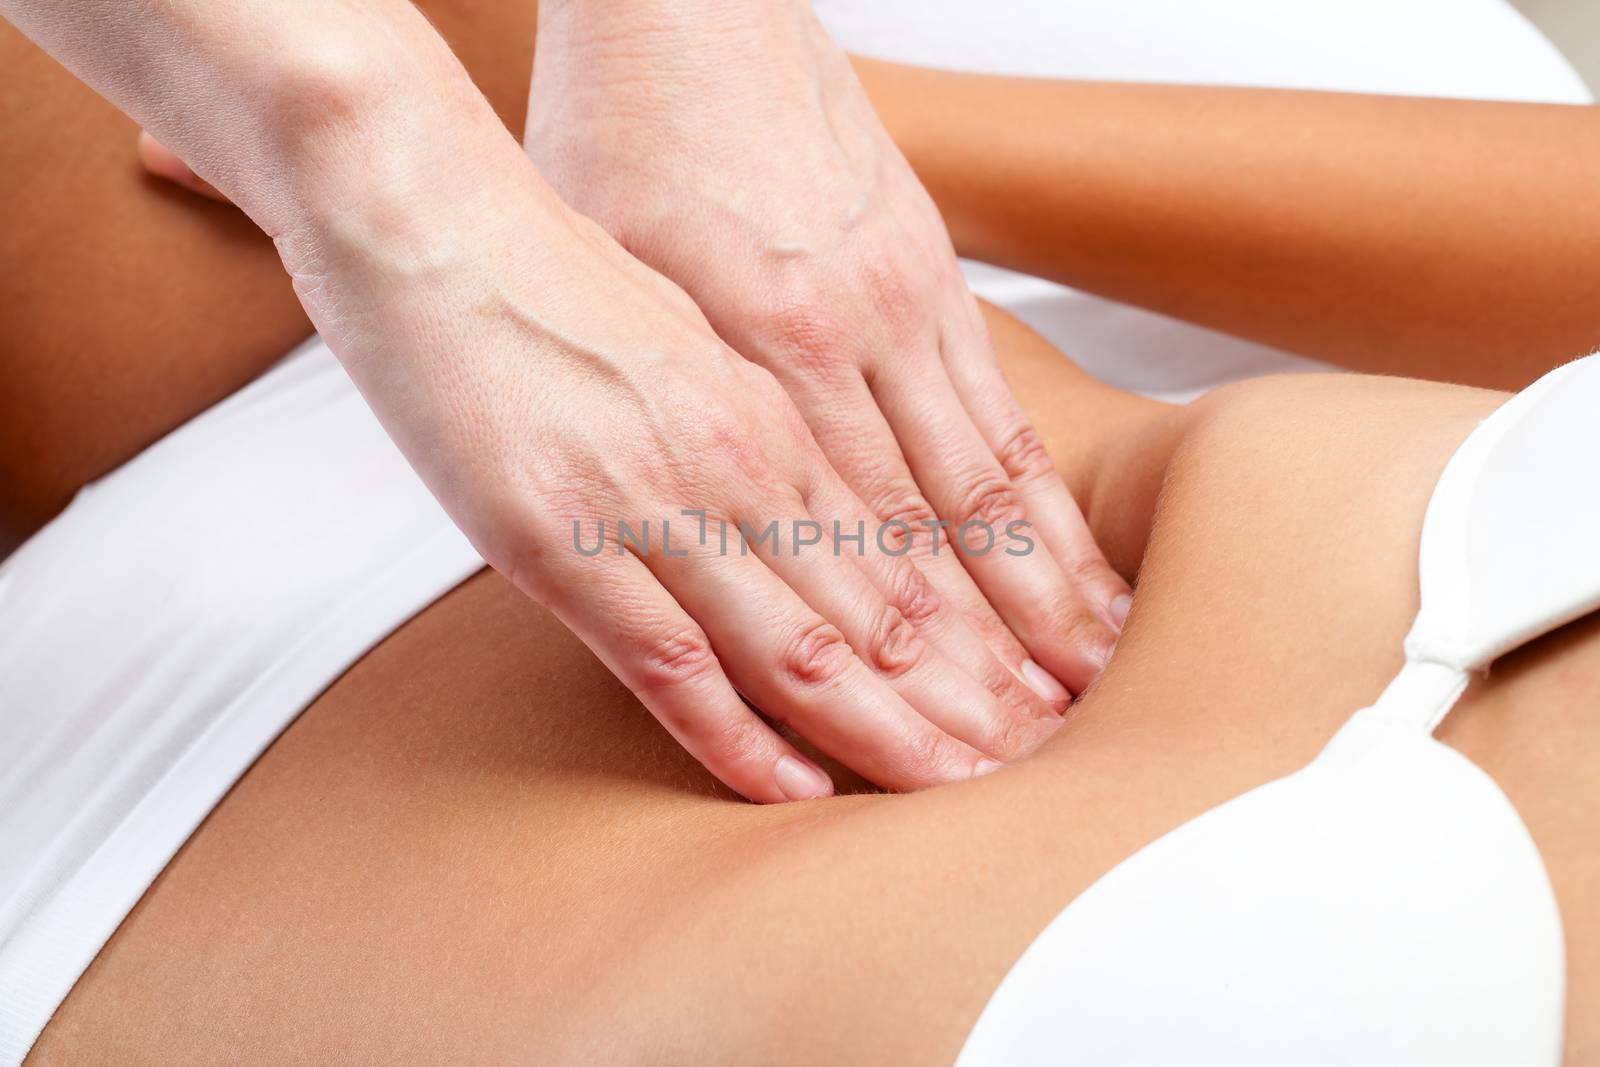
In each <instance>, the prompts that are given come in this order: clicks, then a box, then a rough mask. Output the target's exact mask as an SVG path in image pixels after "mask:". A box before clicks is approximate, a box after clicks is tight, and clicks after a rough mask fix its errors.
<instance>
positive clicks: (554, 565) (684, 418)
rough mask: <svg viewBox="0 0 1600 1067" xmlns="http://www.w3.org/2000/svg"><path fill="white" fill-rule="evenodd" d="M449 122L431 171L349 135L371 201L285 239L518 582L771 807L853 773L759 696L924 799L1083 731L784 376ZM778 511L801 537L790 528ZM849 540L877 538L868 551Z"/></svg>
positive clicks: (355, 364)
mask: <svg viewBox="0 0 1600 1067" xmlns="http://www.w3.org/2000/svg"><path fill="white" fill-rule="evenodd" d="M425 110H426V109H424V108H407V109H404V110H403V111H402V112H401V113H400V115H399V116H398V121H399V122H400V123H401V127H402V131H403V130H405V129H407V128H411V127H415V126H418V125H421V126H424V127H429V128H432V129H434V130H435V131H442V130H443V129H444V128H445V127H455V128H456V131H457V132H450V133H444V132H438V133H437V140H435V141H433V142H432V143H431V144H430V145H429V146H428V148H427V149H426V151H423V152H422V153H421V154H420V155H418V154H416V152H417V150H416V149H415V147H414V145H413V142H411V140H410V138H409V137H405V136H396V135H391V136H390V137H388V138H386V140H387V141H388V142H389V143H388V144H386V145H385V147H384V149H383V151H382V153H381V155H379V156H377V157H373V158H371V159H368V157H367V154H366V152H365V151H364V150H363V149H362V148H360V147H359V146H360V145H361V143H362V140H361V138H360V137H354V136H352V135H350V134H341V135H340V136H339V137H338V139H337V146H338V153H336V157H337V160H338V161H337V162H336V163H335V165H334V169H335V170H337V171H340V172H347V171H350V170H354V171H355V172H356V173H357V179H356V184H357V185H359V186H360V187H361V188H362V189H363V190H364V192H363V193H362V195H360V196H356V197H350V196H334V197H329V196H325V195H308V196H306V197H305V198H304V199H307V200H311V201H315V202H317V203H326V204H331V205H332V207H331V208H329V209H327V210H320V209H319V210H317V211H313V212H310V213H309V215H310V216H311V221H310V222H297V223H295V224H293V225H289V226H286V227H283V228H281V229H280V230H279V232H278V233H277V240H278V247H279V249H280V252H281V253H282V254H283V256H284V261H285V264H286V265H287V266H288V267H289V268H290V272H291V274H293V275H294V277H295V282H296V287H297V289H298V290H299V292H300V294H301V298H302V300H303V302H304V303H305V305H306V308H307V310H308V311H309V312H310V313H311V315H312V318H313V320H314V321H315V322H316V324H317V325H318V327H319V328H320V329H321V330H322V332H323V336H324V338H325V339H326V340H327V341H328V343H329V345H330V346H331V347H332V348H333V349H334V351H335V352H336V353H337V354H338V355H339V358H340V360H341V361H342V362H343V363H344V365H345V366H346V368H347V369H348V370H349V372H350V374H351V376H352V377H353V378H354V379H355V381H356V383H357V385H358V386H359V387H360V388H361V390H362V393H363V395H364V396H365V397H366V399H367V401H368V403H369V404H370V405H371V406H372V408H373V410H374V411H375V412H376V413H377V414H378V416H379V418H380V419H381V420H382V422H383V424H384V426H385V428H386V429H387V430H388V431H389V433H390V435H391V436H392V437H393V438H394V439H395V441H396V443H397V444H399V446H400V447H401V449H402V451H403V452H404V453H405V454H406V456H407V458H408V459H409V460H410V461H411V463H412V465H413V466H414V467H415V468H416V469H417V471H418V473H419V474H420V475H421V476H422V478H423V480H424V481H425V482H426V483H427V484H428V486H429V488H430V489H432V491H433V492H434V494H435V495H436V496H437V497H438V498H439V500H440V501H441V502H442V503H443V504H444V506H445V508H446V509H447V510H448V511H449V513H450V515H451V517H452V518H453V519H454V520H455V521H456V523H457V525H459V526H460V527H461V529H462V530H463V531H465V532H466V534H467V535H468V537H469V538H470V539H471V540H472V542H473V544H474V545H475V547H477V549H478V550H479V551H480V552H481V553H482V554H483V556H484V558H485V559H486V560H487V561H488V562H489V563H490V564H491V565H492V566H494V567H495V568H496V569H497V570H499V571H500V572H501V573H502V574H504V575H506V576H507V577H508V578H510V579H511V581H512V582H513V583H515V584H516V585H517V586H518V588H520V589H521V590H523V591H524V592H526V593H527V594H528V595H530V596H531V597H533V598H534V599H536V600H538V601H540V602H541V603H543V604H545V605H547V606H548V607H549V608H550V609H551V610H552V611H553V612H554V613H555V614H556V615H557V616H559V617H560V618H561V620H562V621H563V622H564V623H565V624H566V625H567V626H568V627H569V628H570V629H572V630H573V631H574V632H575V633H576V634H577V635H578V636H579V637H580V638H581V639H582V640H583V641H584V642H585V643H586V644H587V645H588V646H589V647H590V648H591V649H592V650H593V651H594V652H595V653H596V654H597V655H598V656H599V657H600V659H601V660H602V661H603V662H605V664H606V665H607V666H608V667H609V668H610V669H611V670H612V671H613V672H614V673H616V674H617V676H618V677H619V678H620V679H621V680H622V681H623V682H624V683H625V684H626V685H627V686H628V687H629V688H630V689H631V690H632V691H633V692H634V693H635V694H637V695H638V697H639V698H640V700H641V701H642V702H643V703H644V704H645V705H646V706H647V707H648V708H649V709H650V710H651V711H652V712H653V713H654V714H655V715H656V716H657V718H659V719H660V720H661V722H662V723H663V724H664V725H665V726H666V727H667V729H668V730H669V731H670V732H671V733H672V734H673V736H674V737H676V738H677V739H678V740H679V741H680V742H681V743H682V744H683V745H684V746H685V748H687V749H688V750H689V752H691V753H692V754H693V755H694V756H695V757H696V758H698V759H699V760H700V761H701V762H702V763H704V764H705V766H706V767H707V768H708V769H710V770H711V771H712V772H713V773H714V774H716V775H717V776H718V777H719V778H721V779H722V781H724V782H725V783H727V784H728V785H729V786H730V787H732V788H733V789H735V790H737V791H739V792H740V793H743V794H744V795H746V796H748V797H750V798H752V799H755V800H759V801H781V800H795V799H804V798H807V797H813V796H821V795H826V794H827V793H828V792H829V791H830V790H831V784H830V782H829V779H828V778H827V776H826V775H825V774H824V773H823V772H822V771H821V770H820V769H818V768H817V767H816V766H815V765H814V764H812V763H810V761H808V760H807V759H805V758H804V757H803V756H802V755H801V754H800V753H799V752H798V751H797V750H796V749H795V748H794V747H793V746H791V745H790V744H789V743H788V741H786V740H785V739H784V738H783V737H781V736H780V735H779V733H778V732H777V731H776V730H774V729H773V728H772V727H770V726H768V725H767V724H766V723H765V722H763V721H762V719H761V718H760V717H759V716H758V715H757V714H756V713H755V712H754V711H752V710H751V708H750V707H749V706H747V705H746V704H745V703H744V700H743V699H741V694H742V695H743V696H744V697H748V698H749V699H750V701H751V702H752V703H754V704H755V705H756V706H757V707H759V708H760V709H761V710H762V711H763V712H765V713H766V714H767V715H768V716H770V717H771V718H773V719H775V720H777V721H779V722H781V723H784V724H786V725H788V726H789V727H791V728H792V729H793V730H795V731H796V732H797V733H799V734H800V735H802V736H804V737H805V738H806V739H807V740H809V741H811V742H812V743H813V744H815V745H816V746H817V747H818V748H820V749H821V750H823V751H825V752H827V753H828V754H830V755H832V756H834V757H835V758H837V759H839V760H840V761H841V762H843V763H845V764H847V765H848V766H850V767H852V768H853V769H855V770H856V771H858V772H860V773H861V774H862V775H864V776H865V777H867V778H869V779H871V780H872V781H874V782H877V783H878V784H880V785H884V786H888V787H890V788H897V789H911V788H916V787H920V786H925V785H930V784H936V783H940V782H948V781H955V780H960V779H964V778H968V777H971V776H972V775H974V774H977V773H983V772H985V771H986V770H990V769H994V768H995V767H997V766H998V765H999V764H998V763H997V762H995V761H997V760H1008V759H1013V758H1016V757H1019V756H1022V755H1025V754H1027V753H1028V752H1030V751H1032V750H1033V749H1034V748H1035V747H1037V746H1038V745H1039V744H1040V743H1041V742H1042V741H1043V740H1044V739H1045V738H1046V737H1047V736H1049V734H1051V733H1052V732H1053V731H1054V729H1055V728H1056V727H1057V726H1058V725H1059V724H1060V721H1061V719H1060V715H1059V712H1060V711H1061V710H1063V707H1062V705H1061V704H1059V703H1058V704H1057V705H1056V706H1054V707H1052V705H1051V704H1050V703H1048V702H1047V701H1045V700H1043V699H1041V698H1040V697H1038V696H1037V695H1035V694H1034V693H1032V692H1030V691H1029V690H1028V689H1026V688H1024V686H1023V685H1022V684H1021V683H1020V682H1019V681H1018V679H1017V678H1016V677H1015V676H1013V675H1012V674H1011V673H1010V672H1009V671H1007V670H1006V669H1005V667H1004V666H1003V665H1002V664H1001V663H1000V662H999V661H998V660H996V659H995V657H994V656H993V655H992V653H991V652H990V650H989V649H988V647H987V646H986V645H985V643H984V641H983V639H982V637H981V636H980V635H979V634H978V633H977V632H976V631H975V630H973V629H972V628H971V627H970V625H968V623H967V622H966V620H965V619H964V618H963V616H962V615H961V614H960V613H959V612H958V611H956V610H955V609H954V608H952V607H949V606H947V605H946V604H944V603H943V602H941V600H940V598H939V597H938V596H937V595H936V594H935V593H934V592H933V591H932V590H931V589H930V588H929V587H928V584H927V582H926V581H925V580H924V579H923V578H922V576H921V574H920V573H919V572H918V570H917V569H916V567H915V566H914V565H913V564H912V563H911V562H910V561H909V560H907V559H904V558H896V557H894V556H892V555H890V554H887V553H885V552H884V551H881V550H880V549H879V547H878V543H877V538H876V536H875V533H876V529H875V528H876V523H874V522H872V521H871V520H870V516H869V514H868V512H867V510H866V508H865V507H864V506H863V505H862V504H861V503H860V501H859V500H857V499H856V497H855V495H854V494H853V493H852V492H851V491H850V490H849V489H848V488H847V487H846V486H845V485H844V483H843V482H842V481H841V480H840V479H839V477H838V475H837V474H835V473H834V471H833V470H832V468H831V467H830V466H829V464H828V462H827V460H826V459H825V458H824V457H823V455H822V453H821V451H820V450H819V449H818V447H817V445H816V442H815V441H814V440H813V438H812V436H811V433H810V431H809V430H808V429H807V427H806V425H805V422H804V420H803V419H802V418H801V416H800V414H799V412H798V411H797V410H796V409H795V407H794V404H793V402H792V401H791V400H790V398H789V396H788V394H787V393H786V392H785V391H784V389H783V387H782V386H781V385H779V384H778V382H777V381H776V379H774V377H773V376H772V375H771V374H770V373H769V372H767V371H765V370H763V369H761V368H759V367H757V366H755V365H754V364H752V363H750V362H749V361H747V360H745V359H744V358H742V357H741V356H739V355H738V354H737V353H735V352H734V351H733V350H732V349H730V348H729V347H728V346H727V345H726V344H724V343H723V341H721V340H720V339H719V338H718V337H717V336H716V335H715V334H714V333H713V332H712V330H711V328H710V326H709V325H708V324H707V323H706V321H705V318H704V317H703V316H702V314H701V313H700V311H699V309H698V308H697V307H696V306H695V305H694V303H693V302H692V301H691V300H690V299H689V298H688V297H687V296H685V295H684V293H683V292H682V291H681V290H680V289H678V288H677V286H675V285H673V284H672V283H671V282H669V281H668V280H666V279H665V278H663V277H661V276H660V275H659V274H656V273H655V272H654V271H651V270H650V269H648V268H647V267H645V266H643V265H642V264H640V263H639V262H638V261H637V260H636V259H634V258H633V257H632V256H630V255H628V254H627V253H626V252H624V251H623V250H622V249H621V248H620V247H619V246H618V245H617V244H616V242H615V241H613V240H612V239H611V238H610V237H608V236H607V235H606V234H605V233H604V232H603V231H601V230H600V229H599V228H598V227H597V226H595V225H594V224H593V223H592V222H590V221H589V220H588V219H585V218H583V217H581V216H578V215H577V214H575V213H574V212H573V211H572V210H571V209H569V208H568V207H566V206H565V205H564V204H562V203H561V201H560V200H559V199H558V198H557V197H556V196H555V194H554V193H553V192H552V191H551V190H550V189H549V187H548V186H547V185H545V184H544V182H542V181H541V180H540V178H539V176H538V174H537V173H536V172H535V170H534V168H533V166H532V165H531V164H530V163H529V162H528V160H527V159H526V158H524V156H523V155H522V153H521V152H520V150H519V149H518V147H517V146H516V144H515V143H514V142H513V141H512V140H511V139H510V138H509V137H508V136H506V134H505V132H504V130H503V129H502V128H499V127H498V126H497V125H495V126H494V129H493V131H492V133H487V132H486V133H483V134H480V135H477V136H466V135H464V134H463V133H461V132H459V131H460V129H461V128H462V127H470V125H471V124H470V123H467V122H463V121H462V120H460V119H458V118H450V119H448V121H440V122H438V123H434V122H432V121H430V119H429V117H428V116H427V115H426V113H425ZM493 122H494V120H493V116H492V115H491V116H488V119H487V120H486V122H485V129H487V127H488V125H489V124H493ZM396 141H399V144H396ZM142 147H143V151H144V154H145V158H146V161H147V163H149V164H152V165H154V167H155V169H157V170H158V171H159V172H161V173H164V174H167V175H169V176H173V177H176V178H179V179H180V180H184V181H185V183H186V184H190V185H194V184H195V179H193V178H192V177H190V176H185V174H184V170H185V168H182V167H181V165H179V164H177V163H176V161H175V158H174V157H172V156H171V154H170V153H167V152H165V151H164V150H163V149H161V148H160V146H159V145H158V144H156V143H155V142H153V141H152V140H150V139H146V140H145V141H144V142H143V146H142ZM440 159H448V160H449V161H450V164H451V165H450V166H449V167H448V168H446V167H439V166H435V165H433V164H434V163H436V162H438V161H439V160H440ZM362 172H365V173H362ZM333 186H334V187H335V188H338V189H344V190H348V189H350V188H351V187H352V186H351V183H350V182H348V181H345V180H339V181H336V182H334V183H333ZM685 511H695V512H700V513H701V514H700V515H693V514H691V515H686V514H684V512H685ZM702 515H703V518H702ZM724 520H725V521H726V523H727V524H728V525H727V527H726V528H724V527H723V526H722V521H724ZM619 522H626V523H627V524H628V525H629V527H630V530H631V531H632V533H633V535H634V537H633V539H632V540H631V541H630V542H629V543H627V544H626V545H624V544H623V543H622V540H621V530H620V526H619ZM702 522H704V524H705V525H704V527H702V525H701V524H702ZM774 522H776V523H777V531H776V540H772V539H769V538H766V537H763V536H762V535H764V534H766V533H767V531H768V528H769V524H771V523H774ZM741 523H743V524H745V526H746V527H747V528H748V529H749V531H750V536H751V538H752V542H753V543H752V547H751V548H750V549H748V550H746V549H745V548H744V547H743V540H742V538H741V529H740V525H739V524H741ZM797 523H798V524H800V526H799V527H797V526H796V524H797ZM809 523H815V524H816V525H815V526H814V527H813V526H810V525H807V524H809ZM835 524H838V526H839V527H840V529H841V530H842V532H843V533H845V534H846V535H847V536H849V537H850V538H851V539H850V540H843V539H841V541H840V542H839V544H840V545H841V546H842V548H841V550H835V549H834V548H833V544H834V540H833V533H834V529H835ZM702 529H704V533H702ZM797 534H798V536H797ZM641 535H642V538H643V540H642V542H641V540H640V538H641ZM801 541H804V542H805V544H801Z"/></svg>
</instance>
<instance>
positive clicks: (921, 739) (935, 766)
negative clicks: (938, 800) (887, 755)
mask: <svg viewBox="0 0 1600 1067" xmlns="http://www.w3.org/2000/svg"><path fill="white" fill-rule="evenodd" d="M962 762H963V759H962V756H961V754H960V752H959V751H958V748H957V743H956V742H955V741H954V740H952V739H951V738H949V737H947V736H946V735H945V734H943V733H940V732H939V731H938V730H937V729H935V728H934V727H932V726H929V727H928V728H927V729H924V730H918V731H917V732H916V733H915V734H914V735H912V736H911V737H910V738H908V739H907V741H906V744H905V748H904V752H903V753H902V757H901V761H900V765H901V768H902V772H903V774H904V776H905V778H906V780H907V782H908V783H909V784H910V785H911V786H912V787H913V788H920V787H922V786H930V785H939V784H941V783H943V782H949V781H955V780H958V779H960V778H963V777H965V775H963V774H962V773H961V772H960V770H959V768H960V765H961V764H962Z"/></svg>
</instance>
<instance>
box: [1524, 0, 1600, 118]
mask: <svg viewBox="0 0 1600 1067" xmlns="http://www.w3.org/2000/svg"><path fill="white" fill-rule="evenodd" d="M1512 2H1513V3H1515V4H1516V6H1517V7H1519V8H1521V9H1522V13H1523V14H1525V15H1527V16H1528V17H1529V18H1530V19H1532V20H1533V21H1534V22H1535V23H1537V24H1538V26H1539V28H1540V29H1541V30H1543V31H1544V32H1545V36H1547V37H1549V38H1550V39H1551V40H1552V41H1554V42H1555V43H1556V47H1557V48H1560V49H1561V50H1562V51H1563V52H1565V53H1566V55H1567V58H1568V59H1570V60H1571V61H1572V65H1573V66H1575V67H1577V68H1578V73H1579V74H1581V75H1583V79H1584V81H1586V82H1588V83H1589V88H1590V89H1591V90H1592V91H1594V92H1595V93H1596V95H1600V0H1512Z"/></svg>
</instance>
